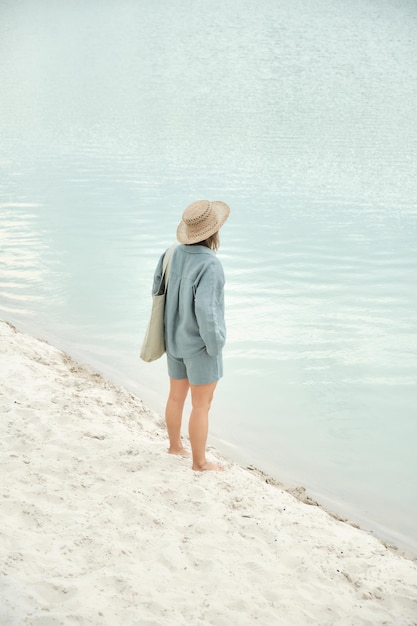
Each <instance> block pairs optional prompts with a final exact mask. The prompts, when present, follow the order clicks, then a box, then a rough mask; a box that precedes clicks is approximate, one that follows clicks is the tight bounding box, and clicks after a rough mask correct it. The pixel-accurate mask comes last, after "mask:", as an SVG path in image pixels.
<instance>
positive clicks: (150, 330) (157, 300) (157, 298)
mask: <svg viewBox="0 0 417 626" xmlns="http://www.w3.org/2000/svg"><path fill="white" fill-rule="evenodd" d="M176 247H177V245H176V244H174V245H173V246H171V247H170V248H169V250H168V251H167V252H166V254H165V257H164V261H163V265H162V277H161V282H160V283H159V288H158V291H157V292H156V294H155V295H153V296H152V310H151V317H150V320H149V323H148V327H147V329H146V333H145V338H144V340H143V343H142V348H141V351H140V358H141V359H142V360H143V361H146V362H147V363H150V362H151V361H156V359H159V358H160V357H161V356H162V355H163V354H164V352H165V336H164V335H165V329H164V312H165V295H166V290H167V286H168V278H169V270H170V267H171V258H172V255H173V253H174V250H175V248H176ZM162 284H164V290H163V291H162V292H161V288H162Z"/></svg>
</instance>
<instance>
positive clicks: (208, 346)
mask: <svg viewBox="0 0 417 626" xmlns="http://www.w3.org/2000/svg"><path fill="white" fill-rule="evenodd" d="M164 256H165V253H164V254H163V255H162V256H161V258H160V259H159V262H158V265H157V267H156V270H155V275H154V282H153V290H152V293H153V294H155V293H156V292H157V291H158V287H159V284H160V281H161V275H162V263H163V259H164ZM224 282H225V280H224V272H223V267H222V264H221V263H220V261H219V259H218V258H217V257H216V255H215V254H214V252H213V251H212V250H210V249H209V248H207V247H206V246H200V245H194V246H189V245H179V246H177V248H175V251H174V254H173V257H172V260H171V270H170V275H169V280H168V289H167V294H166V300H165V345H166V350H167V353H168V354H170V355H172V356H174V357H176V358H188V357H191V356H194V355H196V354H198V353H199V352H201V351H202V350H207V352H208V354H209V355H210V356H216V355H218V354H220V353H221V351H222V349H223V346H224V344H225V341H226V324H225V320H224Z"/></svg>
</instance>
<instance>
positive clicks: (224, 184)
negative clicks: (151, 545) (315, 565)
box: [0, 0, 417, 554]
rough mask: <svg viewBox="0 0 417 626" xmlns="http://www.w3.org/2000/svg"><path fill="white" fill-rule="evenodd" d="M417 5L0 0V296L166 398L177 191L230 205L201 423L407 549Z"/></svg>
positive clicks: (415, 378)
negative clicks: (161, 290)
mask: <svg viewBox="0 0 417 626" xmlns="http://www.w3.org/2000/svg"><path fill="white" fill-rule="evenodd" d="M416 34H417V5H415V3H414V2H408V1H406V0H403V1H399V2H398V1H395V2H394V0H381V1H379V2H374V1H373V0H361V1H360V2H359V1H356V0H352V1H350V2H349V3H346V2H344V1H342V0H332V1H330V0H317V1H316V2H314V3H312V2H310V1H309V0H291V1H290V0H288V1H284V2H276V1H275V0H274V1H272V0H265V1H264V2H261V3H247V2H245V3H242V2H238V1H237V0H229V1H227V0H226V1H223V2H219V1H217V0H212V1H211V2H210V3H208V2H204V1H203V0H194V1H191V0H170V1H169V2H168V1H167V0H161V1H160V2H158V3H150V2H147V1H145V0H143V1H139V0H135V1H133V0H126V1H123V2H116V0H110V1H109V2H105V3H104V2H99V1H98V0H94V1H91V2H89V3H85V2H81V1H79V2H71V3H68V2H63V1H59V0H58V1H57V2H53V3H52V2H48V1H47V0H36V1H29V0H19V1H17V2H8V1H4V2H2V3H0V318H2V319H6V320H9V321H10V322H12V323H15V324H16V325H17V326H18V328H20V329H22V330H24V331H28V332H30V333H32V334H34V335H36V336H38V337H44V338H46V339H48V340H49V341H51V342H52V343H54V344H55V345H57V346H58V347H61V348H64V349H66V350H67V351H68V352H70V353H71V354H72V355H73V356H75V357H76V358H78V359H80V360H82V361H84V362H88V363H90V364H91V365H93V366H94V367H96V368H97V369H99V370H100V371H102V372H103V373H105V374H106V375H107V376H108V377H110V378H111V379H112V380H114V381H116V382H118V383H121V384H123V385H125V386H127V387H128V388H129V389H131V390H132V391H134V392H135V393H138V394H139V395H140V396H141V397H142V398H143V399H144V400H145V401H146V402H147V404H148V405H149V406H150V407H151V408H152V409H154V410H155V411H158V412H159V413H162V412H163V407H164V402H165V395H166V391H167V386H168V385H167V376H166V370H165V363H164V360H161V361H158V362H157V363H154V364H151V365H148V364H145V363H143V362H141V361H140V360H139V357H138V353H139V348H140V343H141V339H142V335H143V332H144V329H145V326H146V321H147V317H148V314H149V308H150V289H151V285H152V274H153V271H154V267H155V265H156V262H157V260H158V258H159V255H160V254H161V252H162V251H163V250H164V249H165V248H167V247H168V246H169V245H170V244H171V243H172V242H173V241H174V238H175V230H176V226H177V223H178V221H179V219H180V217H181V213H182V210H183V209H184V208H185V206H187V204H189V203H190V202H192V201H194V200H196V199H200V198H209V199H219V200H224V201H225V202H227V203H228V204H229V205H230V207H231V210H232V212H231V216H230V219H229V221H228V222H227V224H226V225H225V226H224V228H223V229H222V233H221V241H222V245H221V248H220V251H219V258H220V259H221V261H222V263H223V265H224V269H225V274H226V280H227V285H226V306H227V325H228V342H227V346H226V350H225V353H224V359H225V376H224V379H223V380H222V381H221V383H220V385H219V387H218V391H217V393H216V397H215V402H214V406H213V411H212V421H211V435H212V437H211V443H212V444H214V445H215V446H216V447H218V448H219V449H220V450H221V451H222V452H223V453H224V454H225V455H226V456H229V457H231V458H234V459H237V460H239V461H240V462H242V463H244V464H250V463H251V464H255V465H256V466H258V467H260V468H262V469H264V470H265V471H267V472H269V473H271V474H273V475H274V476H275V477H277V478H278V479H281V480H282V481H283V482H284V483H285V484H288V485H292V484H296V485H298V484H301V485H304V486H305V487H306V488H307V489H308V490H309V491H310V492H311V493H312V494H313V495H314V496H316V497H317V498H318V499H319V500H320V501H321V502H323V503H324V504H326V505H328V506H329V507H330V508H331V509H332V510H333V511H336V512H339V513H341V514H347V515H349V516H350V517H351V518H352V519H353V520H355V521H357V522H360V523H361V525H363V527H365V528H367V529H370V530H372V531H373V532H375V533H376V534H377V535H378V536H380V537H383V538H385V539H387V540H389V541H392V542H394V543H397V544H398V545H400V546H404V547H407V548H408V549H410V550H412V551H413V552H414V553H415V554H417V537H416V522H415V520H416V519H417V489H416V476H417V460H416V441H417V286H416V285H417V280H416V274H417V272H416V270H417V245H416V241H417V63H416V59H417V36H416Z"/></svg>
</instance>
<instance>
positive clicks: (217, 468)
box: [193, 461, 224, 472]
mask: <svg viewBox="0 0 417 626" xmlns="http://www.w3.org/2000/svg"><path fill="white" fill-rule="evenodd" d="M193 470H194V471H195V472H223V471H224V467H223V466H222V465H218V464H217V463H210V462H209V461H206V462H205V463H203V464H202V465H195V464H194V465H193Z"/></svg>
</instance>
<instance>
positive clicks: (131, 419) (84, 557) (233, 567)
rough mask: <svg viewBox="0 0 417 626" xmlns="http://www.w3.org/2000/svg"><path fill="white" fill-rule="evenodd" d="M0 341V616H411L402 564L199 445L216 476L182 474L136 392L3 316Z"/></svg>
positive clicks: (28, 619) (290, 493)
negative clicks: (215, 462)
mask: <svg viewBox="0 0 417 626" xmlns="http://www.w3.org/2000/svg"><path fill="white" fill-rule="evenodd" d="M0 343H1V346H2V351H1V352H2V360H1V374H2V375H1V383H0V390H1V396H0V397H1V408H2V414H3V419H2V430H3V431H4V432H2V438H1V441H2V444H1V449H2V464H4V467H3V474H4V476H5V477H6V479H5V481H4V485H3V487H2V504H3V510H4V511H5V519H4V524H3V528H2V530H1V538H2V541H1V544H0V545H1V546H2V548H1V550H2V554H1V561H2V562H3V563H4V566H3V568H2V571H1V573H0V578H1V581H2V583H4V584H2V588H3V592H2V591H0V599H1V602H0V606H1V607H2V608H0V617H1V618H2V619H1V620H0V621H1V622H2V623H7V624H16V625H17V624H19V626H20V625H21V624H42V623H43V622H42V619H44V618H48V626H50V625H55V624H56V625H58V624H66V623H69V622H71V621H77V620H78V621H81V622H82V623H83V624H96V623H97V624H109V626H113V625H114V624H115V623H123V622H126V623H136V622H137V620H138V619H142V620H144V622H143V623H147V624H148V623H149V624H155V625H156V624H158V625H159V624H167V625H168V624H169V625H171V626H172V625H175V624H183V623H184V624H185V623H193V624H197V625H200V624H201V625H203V624H213V625H216V626H217V625H218V626H222V625H223V624H228V625H230V624H238V623H239V624H248V625H249V624H252V623H253V622H254V621H255V620H256V621H257V623H259V624H265V626H266V625H267V624H268V626H269V624H271V623H280V622H279V620H280V619H285V624H286V626H287V625H291V624H294V626H296V625H298V624H300V623H314V624H320V625H326V624H328V625H329V626H330V625H331V624H338V623H340V624H342V623H343V624H350V623H352V624H353V623H354V624H355V626H356V625H357V624H358V625H359V624H364V625H365V624H368V623H372V624H373V625H377V624H381V625H382V624H396V623H399V622H398V620H402V621H401V623H402V624H409V625H410V626H415V624H416V623H417V622H416V615H417V566H416V563H415V562H414V561H413V560H411V559H409V558H405V557H404V556H401V555H400V554H398V552H397V551H395V550H393V549H391V548H392V547H391V546H389V547H386V546H384V544H383V543H382V542H381V541H380V540H379V539H377V538H376V537H374V536H372V535H370V534H369V533H368V532H366V531H363V530H361V529H360V528H358V527H355V525H354V524H353V525H352V522H350V521H347V520H345V521H341V519H340V517H339V516H337V515H335V514H333V513H329V512H327V511H326V510H325V509H324V508H323V507H322V506H321V505H319V504H318V503H317V502H316V501H315V500H313V499H312V498H310V496H309V495H308V493H307V492H306V491H305V490H304V489H303V488H302V487H297V488H295V489H294V488H287V489H286V488H285V487H284V486H283V485H282V484H281V483H280V482H279V481H278V480H275V479H274V478H272V477H271V476H268V475H267V474H265V473H264V472H262V471H261V470H259V469H257V468H255V467H253V466H247V467H244V466H242V465H238V464H237V463H232V462H230V461H229V460H228V459H226V458H225V459H224V458H223V457H222V456H220V455H219V453H218V452H217V451H215V450H214V449H213V448H211V447H210V448H209V456H210V457H211V458H214V459H219V460H222V461H224V462H225V463H226V471H225V472H221V473H219V474H221V475H220V476H219V475H217V473H212V472H209V473H208V474H209V476H208V475H207V474H206V473H203V474H199V473H194V472H192V470H191V469H190V467H189V460H187V459H185V460H184V459H182V458H177V457H173V456H172V455H168V454H166V436H165V430H164V423H163V419H162V418H161V417H160V416H159V415H158V414H156V413H154V412H152V411H150V410H149V409H148V408H147V407H146V406H145V405H144V403H143V402H142V401H141V400H140V399H139V398H138V397H136V396H134V395H133V394H132V393H130V392H129V391H127V390H126V389H123V388H121V387H118V386H117V385H115V384H113V383H111V382H109V381H107V380H106V379H105V378H104V377H103V376H102V375H101V374H98V373H97V372H95V371H94V370H92V369H91V368H89V367H88V366H85V365H80V364H79V363H77V362H76V361H74V360H73V359H72V358H71V357H70V356H68V355H67V354H66V353H65V352H62V351H61V350H57V349H56V348H54V347H53V346H51V345H50V344H48V343H47V342H45V341H43V340H38V339H34V338H33V337H31V336H28V335H24V334H23V333H20V332H19V331H18V330H16V329H15V328H14V327H13V326H12V325H11V324H9V323H8V322H0ZM213 474H214V475H213ZM223 590H224V591H227V592H228V593H227V594H226V593H225V594H223V593H220V594H219V592H220V591H223ZM190 592H191V594H192V595H190ZM2 595H3V596H4V597H3V598H2V597H1V596H2ZM100 613H101V615H100ZM7 620H8V621H7ZM146 620H147V621H146ZM245 620H246V621H245ZM45 623H46V622H45ZM141 623H142V622H141Z"/></svg>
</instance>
